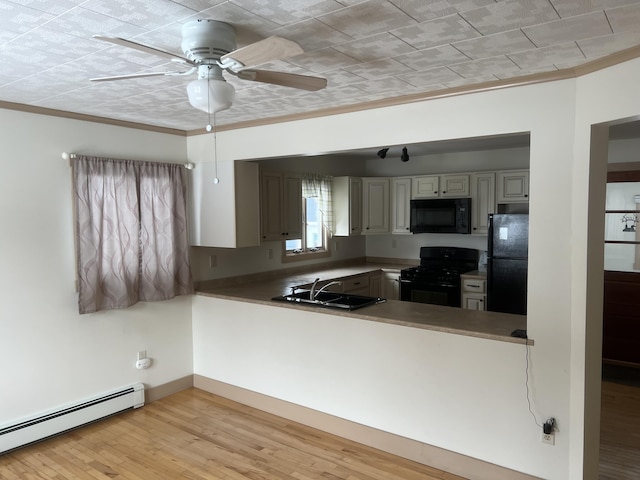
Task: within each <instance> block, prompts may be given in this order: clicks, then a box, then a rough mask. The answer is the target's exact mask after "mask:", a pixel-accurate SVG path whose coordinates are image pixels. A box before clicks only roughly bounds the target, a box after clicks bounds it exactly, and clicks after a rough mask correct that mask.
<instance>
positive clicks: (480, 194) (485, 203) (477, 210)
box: [471, 172, 496, 235]
mask: <svg viewBox="0 0 640 480" xmlns="http://www.w3.org/2000/svg"><path fill="white" fill-rule="evenodd" d="M495 185H496V174H495V173H494V172H483V173H474V174H473V175H471V233H473V234H480V235H486V234H487V233H488V232H489V214H491V213H495V211H496V193H495V191H496V189H495Z"/></svg>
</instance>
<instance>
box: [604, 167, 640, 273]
mask: <svg viewBox="0 0 640 480" xmlns="http://www.w3.org/2000/svg"><path fill="white" fill-rule="evenodd" d="M609 176H610V177H614V179H615V176H613V175H612V174H609ZM622 180H627V177H623V178H622ZM605 209H606V210H605V239H604V240H605V250H604V251H605V261H604V263H605V270H609V271H620V272H636V273H637V272H638V271H640V236H639V235H640V231H639V230H638V222H639V221H640V217H639V215H640V182H632V181H611V180H610V181H609V182H608V183H607V203H606V207H605Z"/></svg>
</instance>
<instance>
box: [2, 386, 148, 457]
mask: <svg viewBox="0 0 640 480" xmlns="http://www.w3.org/2000/svg"><path fill="white" fill-rule="evenodd" d="M143 405H144V385H143V384H142V383H136V384H135V385H130V386H128V387H123V388H120V389H118V390H114V391H111V392H108V393H105V394H104V395H100V396H98V397H92V398H89V399H86V400H84V401H82V402H78V403H76V404H74V405H70V406H67V407H64V408H61V409H57V410H55V411H51V412H48V413H45V414H43V415H38V416H36V417H32V418H29V419H25V420H21V421H19V422H16V423H13V424H11V425H6V426H3V427H0V455H1V454H3V453H6V452H9V451H11V450H15V449H16V448H19V447H24V446H26V445H29V444H31V443H35V442H39V441H40V440H44V439H46V438H49V437H52V436H54V435H59V434H61V433H64V432H68V431H69V430H72V429H74V428H77V427H80V426H82V425H86V424H88V423H92V422H95V421H96V420H100V419H102V418H105V417H108V416H111V415H115V414H116V413H120V412H124V411H125V410H131V409H133V408H138V407H141V406H143Z"/></svg>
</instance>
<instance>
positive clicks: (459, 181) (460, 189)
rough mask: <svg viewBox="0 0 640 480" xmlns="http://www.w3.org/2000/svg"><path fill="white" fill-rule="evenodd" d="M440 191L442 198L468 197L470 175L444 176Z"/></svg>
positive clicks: (441, 180)
mask: <svg viewBox="0 0 640 480" xmlns="http://www.w3.org/2000/svg"><path fill="white" fill-rule="evenodd" d="M440 190H441V191H440V196H441V197H468V196H469V175H442V176H441V177H440Z"/></svg>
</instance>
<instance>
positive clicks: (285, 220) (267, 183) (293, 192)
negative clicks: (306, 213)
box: [260, 171, 302, 240]
mask: <svg viewBox="0 0 640 480" xmlns="http://www.w3.org/2000/svg"><path fill="white" fill-rule="evenodd" d="M260 177H261V183H260V187H261V188H260V200H261V201H260V213H261V226H262V229H261V232H262V233H261V235H262V240H286V239H289V238H300V236H301V235H302V178H301V177H300V176H299V175H295V174H289V173H283V172H270V171H262V172H261V175H260Z"/></svg>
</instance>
